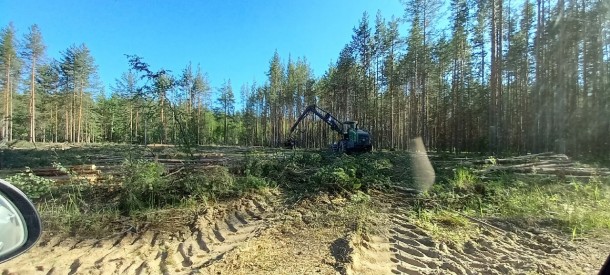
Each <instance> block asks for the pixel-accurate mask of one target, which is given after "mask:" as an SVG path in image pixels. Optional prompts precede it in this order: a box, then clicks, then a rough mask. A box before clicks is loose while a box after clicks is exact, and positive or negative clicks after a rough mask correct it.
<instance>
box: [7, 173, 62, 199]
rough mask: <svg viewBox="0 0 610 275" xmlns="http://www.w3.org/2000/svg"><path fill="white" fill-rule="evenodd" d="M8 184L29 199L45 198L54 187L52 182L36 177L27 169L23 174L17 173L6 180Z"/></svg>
mask: <svg viewBox="0 0 610 275" xmlns="http://www.w3.org/2000/svg"><path fill="white" fill-rule="evenodd" d="M6 180H7V181H8V182H10V183H11V184H13V185H14V186H15V187H17V188H19V189H20V190H21V191H23V193H25V194H26V195H27V196H28V197H29V198H31V199H40V198H43V197H46V196H48V195H49V194H50V192H51V187H52V186H53V185H54V182H53V180H50V179H47V178H43V177H39V176H36V175H34V174H33V173H32V170H30V168H29V167H26V171H25V172H24V173H19V174H16V175H14V176H11V177H9V178H7V179H6Z"/></svg>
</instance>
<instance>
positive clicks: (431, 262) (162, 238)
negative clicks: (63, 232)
mask: <svg viewBox="0 0 610 275" xmlns="http://www.w3.org/2000/svg"><path fill="white" fill-rule="evenodd" d="M373 199H375V198H373ZM324 207H326V206H321V205H320V206H318V205H316V204H310V205H309V206H308V207H306V208H304V209H298V206H297V209H295V208H292V209H289V207H288V206H286V205H284V204H283V203H282V199H281V197H280V196H279V195H275V196H271V197H267V198H261V199H242V200H240V201H239V202H237V203H234V204H232V205H231V206H229V207H223V208H222V209H219V210H216V211H209V212H208V213H207V214H205V215H202V216H201V217H198V219H197V220H196V223H195V224H192V225H191V226H190V227H189V228H186V229H176V230H175V231H173V232H160V231H152V230H151V231H147V232H144V233H142V234H131V233H125V234H122V235H119V236H115V237H113V238H110V239H105V240H81V239H77V238H69V237H61V236H50V235H45V236H44V237H43V239H42V240H41V241H40V242H39V243H38V244H37V246H36V247H35V248H33V249H32V250H30V251H29V252H27V253H26V254H24V255H21V256H20V257H18V258H16V259H14V260H12V261H10V262H8V263H4V264H0V271H1V272H2V274H596V273H597V271H598V270H599V268H600V267H601V265H602V263H603V261H604V260H605V258H606V256H607V254H608V253H609V252H610V241H609V239H607V238H606V239H596V240H592V239H589V240H583V241H579V242H571V241H568V240H566V239H565V238H563V237H560V236H558V235H557V234H552V233H549V232H545V231H543V230H535V233H534V232H530V231H527V230H520V229H519V230H518V229H514V228H507V227H502V225H501V224H497V226H498V228H497V229H495V228H492V227H486V226H481V227H480V228H479V231H480V234H479V235H478V237H476V238H473V239H472V240H470V241H468V242H467V243H466V244H464V246H463V247H453V246H451V245H448V244H445V243H443V242H439V241H436V240H434V239H433V238H432V237H431V236H430V235H429V234H428V233H426V232H425V231H424V230H422V229H421V228H418V227H417V226H415V225H414V223H413V222H412V221H410V220H409V218H407V216H406V215H405V214H404V211H405V209H404V207H402V206H400V205H399V204H390V206H389V207H387V208H380V210H379V211H380V213H379V219H386V220H387V222H385V223H379V225H378V227H380V228H378V229H379V230H376V231H375V232H377V233H375V234H372V233H367V234H365V233H362V232H356V231H353V230H349V229H348V228H345V227H344V226H343V227H340V226H332V225H329V224H328V223H318V222H315V221H313V222H312V221H311V219H312V218H311V216H316V213H317V215H319V213H324V212H320V211H319V210H320V209H321V208H324ZM331 208H332V207H331ZM308 213H314V214H312V215H309V214H308Z"/></svg>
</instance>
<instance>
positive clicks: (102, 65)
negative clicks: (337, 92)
mask: <svg viewBox="0 0 610 275" xmlns="http://www.w3.org/2000/svg"><path fill="white" fill-rule="evenodd" d="M377 10H380V11H381V13H382V14H383V16H384V17H385V18H387V19H389V18H390V17H391V16H392V15H395V16H396V17H401V16H402V15H403V6H402V4H401V3H400V1H399V0H351V1H349V0H342V1H333V0H309V1H287V0H283V1H277V0H273V1H230V0H226V1H222V0H209V1H203V0H201V1H128V0H106V1H34V0H18V1H9V0H0V26H2V27H5V26H6V25H8V23H9V22H11V21H12V22H13V23H14V24H15V27H16V28H17V32H18V35H19V37H21V36H23V34H25V33H26V32H27V29H28V27H29V26H30V25H32V24H38V26H39V27H40V29H41V31H42V34H43V37H44V40H45V44H46V45H47V57H49V58H58V57H59V53H60V51H64V50H65V49H66V48H68V47H69V46H70V45H72V44H80V43H85V44H86V45H87V46H88V47H89V49H90V50H91V53H92V55H93V56H94V58H95V61H96V64H97V65H98V72H99V75H100V79H101V81H102V82H103V84H104V85H105V87H106V92H108V90H109V84H114V79H115V78H118V77H119V76H120V75H121V73H122V72H124V71H126V70H127V69H128V65H127V60H126V58H125V56H124V54H136V55H139V56H141V57H143V58H144V60H145V61H146V62H148V63H149V64H150V65H151V66H152V67H153V68H154V69H158V68H161V67H163V68H165V69H170V70H172V71H173V72H174V73H178V72H180V71H181V70H182V69H183V68H184V67H185V66H186V65H187V64H188V62H189V61H190V62H192V63H193V65H194V66H196V65H197V64H200V65H201V69H202V71H204V72H206V73H207V74H208V78H209V80H210V84H211V86H212V87H213V88H216V87H219V86H220V85H221V84H222V83H223V81H224V80H225V79H229V78H230V79H231V82H232V84H233V89H234V91H235V92H236V93H238V92H239V89H240V87H241V85H242V84H243V83H245V82H249V83H252V81H254V80H256V81H257V83H259V84H261V83H264V81H265V79H266V76H265V71H266V70H267V68H268V64H269V60H270V59H271V57H272V55H273V52H274V51H275V50H276V49H277V51H278V52H279V54H280V55H281V57H282V58H283V61H284V62H285V61H286V60H287V58H288V55H289V54H291V55H292V57H293V58H296V57H302V56H305V57H306V58H307V60H308V62H309V63H310V65H311V67H312V68H313V70H314V73H315V75H316V76H320V75H322V74H323V73H324V71H325V70H326V69H327V68H328V64H330V62H331V61H334V60H335V59H336V58H337V56H338V54H339V51H340V50H341V48H342V47H343V46H344V45H345V44H346V43H348V42H349V41H350V39H351V35H352V32H353V31H352V28H353V27H354V26H356V25H357V24H358V21H359V20H360V18H361V17H362V13H363V12H364V11H367V12H368V13H369V16H370V18H369V22H370V23H371V24H372V23H373V22H374V18H375V14H376V13H377Z"/></svg>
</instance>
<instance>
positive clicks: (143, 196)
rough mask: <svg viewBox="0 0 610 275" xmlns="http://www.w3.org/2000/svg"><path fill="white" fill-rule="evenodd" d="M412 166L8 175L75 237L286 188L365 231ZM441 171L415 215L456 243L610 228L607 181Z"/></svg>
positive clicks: (409, 181) (304, 159)
mask: <svg viewBox="0 0 610 275" xmlns="http://www.w3.org/2000/svg"><path fill="white" fill-rule="evenodd" d="M100 150H101V149H100ZM135 159H137V158H135ZM410 163H411V162H410V158H409V155H408V154H405V153H401V152H376V153H371V154H361V155H337V154H329V153H321V152H308V151H298V150H297V151H291V152H289V153H276V154H269V153H268V152H256V151H253V152H252V151H251V152H248V153H245V154H244V155H243V159H241V161H236V162H233V163H231V165H228V166H208V167H203V168H202V167H184V168H183V169H179V170H173V171H170V170H168V169H167V168H166V167H164V166H163V165H162V164H160V163H157V162H154V161H150V160H149V161H144V160H130V161H126V162H124V163H123V165H122V167H121V171H120V173H119V174H118V176H116V177H114V179H113V180H110V181H109V182H107V183H106V184H104V185H99V186H98V185H90V184H87V183H85V182H83V181H82V180H79V179H78V178H77V177H73V180H70V181H69V184H68V185H64V186H57V185H56V184H54V183H53V182H52V181H49V180H46V179H44V178H41V177H37V176H35V175H33V174H32V173H31V171H29V170H26V171H25V172H23V173H20V174H18V175H16V176H14V177H11V178H9V179H8V180H9V181H10V182H12V183H13V184H15V185H16V186H17V187H19V188H20V189H22V190H24V192H25V193H26V194H28V195H29V196H30V197H31V198H32V199H34V200H35V201H36V204H37V206H38V208H39V210H40V212H41V215H42V217H43V222H44V223H45V227H46V228H47V229H51V230H57V231H61V232H71V233H74V234H80V233H83V232H85V233H86V232H89V233H91V232H93V233H94V234H102V233H104V232H106V233H108V231H109V230H110V231H113V232H116V231H121V230H127V229H129V228H130V227H129V226H128V225H124V224H119V225H117V224H116V223H113V221H116V220H117V219H121V217H127V218H129V219H131V220H132V221H133V223H135V224H136V225H137V224H155V223H161V222H162V220H168V219H169V220H172V218H171V217H170V216H167V214H163V213H171V212H172V211H173V213H178V212H181V211H183V212H184V211H186V212H189V211H200V210H201V209H202V208H205V207H206V206H207V205H208V203H209V202H214V201H218V200H224V199H228V198H236V197H240V196H244V195H245V194H248V193H251V192H263V191H264V190H268V189H273V188H281V189H282V190H283V191H284V193H285V194H286V195H287V202H288V203H291V202H297V201H301V200H302V199H303V198H304V197H315V196H318V195H319V194H321V193H328V194H333V195H337V196H343V197H346V198H349V199H350V200H352V201H353V203H351V204H350V207H348V208H346V209H347V210H345V211H347V212H345V213H343V214H345V215H344V216H345V217H347V216H350V217H357V218H354V219H353V221H352V222H353V224H352V225H351V227H353V228H355V229H356V230H364V231H366V230H368V229H367V228H368V224H370V223H371V217H373V216H374V215H375V213H372V212H371V207H370V206H371V203H370V197H369V195H368V191H369V190H371V189H376V190H381V191H385V192H392V190H393V189H392V188H390V187H391V186H392V185H400V186H403V187H413V176H412V171H411V165H410ZM55 165H56V167H58V168H62V166H61V165H60V164H55ZM434 168H435V170H436V172H437V173H436V178H437V181H436V183H435V184H434V185H433V186H432V188H431V189H430V190H428V191H427V192H425V193H423V194H421V195H420V196H419V197H418V198H417V199H416V200H414V202H413V203H412V205H411V208H410V209H409V210H408V211H409V215H411V216H412V217H413V218H414V220H415V221H416V223H418V225H419V226H421V227H422V228H424V229H426V230H428V231H429V232H431V234H432V235H435V236H439V237H440V238H445V239H448V240H450V241H455V243H459V242H460V240H463V239H466V238H468V236H470V234H471V233H472V232H475V233H476V230H475V227H474V226H473V224H472V222H471V221H470V220H469V219H467V218H465V217H464V216H462V214H463V215H468V216H471V217H475V218H480V219H483V220H488V219H502V220H506V221H510V222H513V223H522V224H523V225H527V226H532V225H545V226H547V225H550V226H553V227H556V228H558V229H561V230H563V231H565V232H568V233H571V234H573V235H574V236H576V235H579V234H583V233H588V232H593V231H596V230H607V229H610V193H609V191H610V189H609V185H610V183H609V182H608V179H602V178H599V179H593V180H591V181H590V182H587V183H585V182H576V181H574V182H570V183H564V182H560V181H557V180H540V179H531V178H523V177H521V178H517V177H515V176H513V175H512V174H505V175H500V176H499V177H495V178H493V179H489V178H482V177H480V176H479V175H478V174H477V173H475V171H474V170H473V168H470V167H457V168H455V169H453V170H451V169H446V167H442V166H439V165H437V166H436V167H434ZM72 176H73V175H72ZM458 213H461V214H458ZM343 214H341V215H343ZM337 218H340V217H337ZM132 226H134V225H133V224H132ZM134 227H137V226H134ZM126 228H127V229H126ZM96 232H97V233H96Z"/></svg>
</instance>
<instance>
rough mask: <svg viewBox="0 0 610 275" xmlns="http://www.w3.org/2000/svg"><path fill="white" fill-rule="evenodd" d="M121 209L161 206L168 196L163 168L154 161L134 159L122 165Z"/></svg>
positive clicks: (129, 209)
mask: <svg viewBox="0 0 610 275" xmlns="http://www.w3.org/2000/svg"><path fill="white" fill-rule="evenodd" d="M123 171H125V174H124V175H123V181H122V184H123V189H124V192H123V193H122V196H121V209H123V210H124V211H132V210H139V209H145V208H151V207H161V206H163V205H164V204H166V203H168V200H170V201H171V198H168V196H167V195H168V193H167V191H168V190H167V189H168V181H167V179H166V178H164V177H163V174H164V173H165V168H164V167H163V165H161V164H159V163H156V162H147V161H135V162H126V163H125V164H124V165H123Z"/></svg>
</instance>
